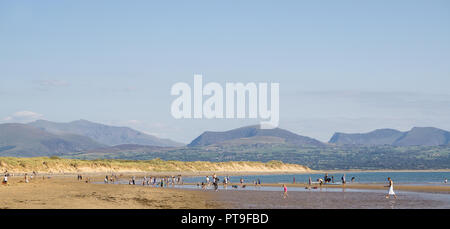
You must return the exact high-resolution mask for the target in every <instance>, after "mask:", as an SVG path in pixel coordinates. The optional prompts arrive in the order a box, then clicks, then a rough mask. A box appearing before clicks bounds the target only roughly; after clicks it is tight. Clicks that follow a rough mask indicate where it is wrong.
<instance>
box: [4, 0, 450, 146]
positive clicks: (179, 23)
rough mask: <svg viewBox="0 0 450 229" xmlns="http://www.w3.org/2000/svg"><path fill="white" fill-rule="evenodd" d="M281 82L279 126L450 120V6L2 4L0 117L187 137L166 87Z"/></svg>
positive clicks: (193, 130)
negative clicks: (83, 122)
mask: <svg viewBox="0 0 450 229" xmlns="http://www.w3.org/2000/svg"><path fill="white" fill-rule="evenodd" d="M195 73H198V74H203V77H204V81H205V83H207V82H218V83H221V84H224V83H225V82H244V83H245V82H279V83H280V102H281V104H280V106H281V107H280V127H282V128H286V129H288V130H291V131H293V132H296V133H299V134H302V135H307V136H311V137H315V138H318V139H319V140H322V141H327V140H328V139H329V138H330V137H331V135H332V134H333V133H334V132H337V131H338V132H361V131H370V130H373V129H376V128H386V127H389V128H397V129H400V130H407V129H410V128H411V127H413V126H435V127H439V128H443V129H447V130H449V129H450V91H449V85H450V2H449V1H446V0H443V1H437V0H433V1H414V0H413V1H371V2H369V1H331V0H330V1H261V0H260V1H211V0H205V1H195V0H193V1H132V2H130V1H39V2H37V1H8V0H5V1H1V2H0V104H1V109H0V122H27V121H30V120H34V119H37V118H42V119H48V120H51V121H60V122H66V121H72V120H77V119H87V120H91V121H96V122H101V123H105V124H113V125H122V126H131V127H133V128H135V129H138V130H141V131H144V132H146V133H151V134H155V135H157V136H160V137H165V138H172V139H174V140H178V141H182V142H189V141H190V140H192V139H193V138H195V137H196V136H197V135H199V134H201V133H202V132H203V131H205V130H227V129H231V128H235V127H240V126H243V125H249V124H255V123H257V122H258V120H253V119H245V120H175V119H174V118H173V117H172V116H171V115H170V104H171V102H172V101H173V99H175V97H173V96H171V95H170V88H171V86H172V85H173V84H174V83H176V82H180V81H184V82H188V83H189V84H190V85H192V83H193V82H192V81H193V74H195Z"/></svg>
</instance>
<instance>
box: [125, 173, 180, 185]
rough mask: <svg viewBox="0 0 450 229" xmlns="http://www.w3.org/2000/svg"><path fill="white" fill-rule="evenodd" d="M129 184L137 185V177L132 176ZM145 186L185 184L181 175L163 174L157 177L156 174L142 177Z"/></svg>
mask: <svg viewBox="0 0 450 229" xmlns="http://www.w3.org/2000/svg"><path fill="white" fill-rule="evenodd" d="M128 184H129V185H136V177H135V176H132V177H131V178H130V180H129V181H128ZM141 184H142V185H143V186H145V185H148V186H155V187H167V186H169V185H172V186H174V185H181V184H183V179H182V176H181V175H178V176H176V177H175V176H163V177H156V176H149V177H147V176H144V177H143V179H142V183H141Z"/></svg>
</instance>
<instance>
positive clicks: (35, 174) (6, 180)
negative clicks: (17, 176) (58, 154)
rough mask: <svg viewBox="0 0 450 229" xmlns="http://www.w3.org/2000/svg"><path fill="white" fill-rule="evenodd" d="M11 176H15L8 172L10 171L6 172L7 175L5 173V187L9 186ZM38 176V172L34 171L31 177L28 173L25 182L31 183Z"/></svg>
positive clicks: (3, 181) (3, 182)
mask: <svg viewBox="0 0 450 229" xmlns="http://www.w3.org/2000/svg"><path fill="white" fill-rule="evenodd" d="M10 176H14V174H10V173H9V172H8V170H6V171H5V173H4V176H3V179H2V184H3V185H7V184H8V177H10ZM36 176H37V172H36V171H33V172H32V173H31V174H30V175H28V173H25V174H24V180H23V182H25V183H29V182H30V180H32V179H34V178H35V177H36ZM42 178H43V179H44V177H42Z"/></svg>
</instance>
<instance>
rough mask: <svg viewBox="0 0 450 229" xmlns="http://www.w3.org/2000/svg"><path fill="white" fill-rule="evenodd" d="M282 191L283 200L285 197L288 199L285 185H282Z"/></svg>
mask: <svg viewBox="0 0 450 229" xmlns="http://www.w3.org/2000/svg"><path fill="white" fill-rule="evenodd" d="M283 190H284V193H283V199H286V197H288V194H287V187H286V185H285V184H283Z"/></svg>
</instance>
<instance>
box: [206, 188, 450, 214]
mask: <svg viewBox="0 0 450 229" xmlns="http://www.w3.org/2000/svg"><path fill="white" fill-rule="evenodd" d="M204 192H213V193H214V194H213V195H214V197H213V198H214V200H215V201H216V202H217V203H227V206H229V207H226V208H241V209H433V208H437V209H441V208H444V209H449V208H450V201H449V200H448V199H447V200H442V199H439V198H435V197H436V196H435V195H438V194H429V193H427V194H418V193H409V192H408V193H407V192H402V193H398V198H397V199H394V198H393V197H391V199H386V198H385V194H384V193H377V192H325V191H322V192H298V191H296V192H294V191H292V192H288V197H287V198H286V199H283V197H282V196H283V193H282V191H279V192H276V191H244V190H239V191H236V190H227V191H224V190H221V191H219V192H214V191H212V190H211V191H204ZM430 195H431V196H430ZM439 195H446V194H439Z"/></svg>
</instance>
